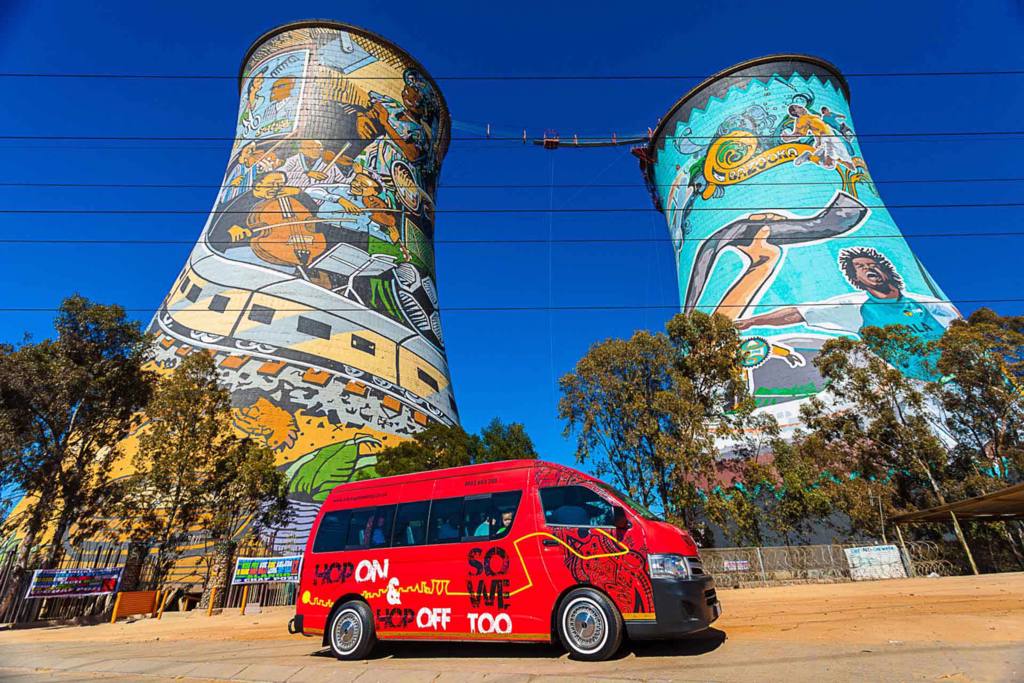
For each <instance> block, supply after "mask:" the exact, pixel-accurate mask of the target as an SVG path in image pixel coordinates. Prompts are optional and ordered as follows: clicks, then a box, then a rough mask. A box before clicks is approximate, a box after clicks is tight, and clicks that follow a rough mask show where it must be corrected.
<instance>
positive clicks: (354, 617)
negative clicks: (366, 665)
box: [327, 600, 377, 660]
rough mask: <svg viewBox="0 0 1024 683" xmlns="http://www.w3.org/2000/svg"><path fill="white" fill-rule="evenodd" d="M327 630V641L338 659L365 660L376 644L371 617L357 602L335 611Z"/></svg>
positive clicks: (347, 603) (352, 601) (366, 608)
mask: <svg viewBox="0 0 1024 683" xmlns="http://www.w3.org/2000/svg"><path fill="white" fill-rule="evenodd" d="M328 628H329V629H330V630H329V631H328V639H327V640H328V642H329V643H330V646H331V652H333V653H334V656H335V657H337V658H338V659H346V660H351V659H366V658H367V656H369V654H370V651H371V650H372V649H373V646H374V645H376V644H377V634H376V633H375V632H374V630H373V615H372V614H371V613H370V608H369V606H368V605H367V604H366V603H365V602H360V601H359V600H350V601H349V602H346V603H345V604H343V605H341V606H340V607H339V608H338V609H337V610H335V612H334V615H333V616H332V617H331V623H330V625H329V626H328Z"/></svg>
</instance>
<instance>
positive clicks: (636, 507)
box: [597, 481, 665, 522]
mask: <svg viewBox="0 0 1024 683" xmlns="http://www.w3.org/2000/svg"><path fill="white" fill-rule="evenodd" d="M597 483H598V485H599V486H600V487H601V488H603V489H604V490H605V491H608V492H609V493H611V494H612V495H613V496H615V497H616V498H618V499H619V500H621V501H622V502H623V503H625V504H626V505H628V506H629V507H631V508H632V509H633V511H634V512H636V513H637V514H638V515H640V516H641V517H643V518H644V519H650V520H653V521H655V522H663V521H665V520H663V519H662V518H661V517H660V516H659V515H656V514H654V513H653V512H651V511H650V510H649V509H648V508H647V506H646V505H643V504H642V503H638V502H636V501H635V500H633V499H632V498H630V497H629V496H627V495H626V494H625V493H623V492H622V491H620V490H618V489H617V488H615V487H614V486H610V485H609V484H606V483H604V482H603V481H598V482H597Z"/></svg>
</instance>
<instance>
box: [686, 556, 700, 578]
mask: <svg viewBox="0 0 1024 683" xmlns="http://www.w3.org/2000/svg"><path fill="white" fill-rule="evenodd" d="M686 563H687V564H688V565H690V575H691V576H701V575H702V574H704V565H703V563H701V561H700V558H699V557H688V558H686Z"/></svg>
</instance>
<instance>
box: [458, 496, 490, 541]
mask: <svg viewBox="0 0 1024 683" xmlns="http://www.w3.org/2000/svg"><path fill="white" fill-rule="evenodd" d="M463 519H464V520H465V525H464V528H465V531H464V532H463V535H462V537H463V538H464V539H466V540H469V539H478V538H490V537H491V497H490V496H489V495H483V496H467V497H466V507H465V508H464V514H463Z"/></svg>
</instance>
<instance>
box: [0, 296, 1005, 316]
mask: <svg viewBox="0 0 1024 683" xmlns="http://www.w3.org/2000/svg"><path fill="white" fill-rule="evenodd" d="M1020 302H1024V298H985V299H933V300H931V301H926V302H925V303H942V304H967V303H972V304H997V303H1020ZM906 303H907V302H906V301H872V302H871V305H872V306H888V305H893V306H905V305H906ZM863 305H864V304H863V303H861V302H858V301H838V302H827V301H817V302H811V303H803V302H799V303H771V304H757V305H756V306H754V307H753V308H767V307H769V306H770V307H772V308H782V307H785V306H800V307H801V308H803V307H818V306H829V307H831V306H863ZM749 307H750V305H749V304H718V305H716V304H706V305H704V304H699V305H696V306H691V307H690V308H696V309H710V310H715V309H719V308H749ZM681 308H682V306H681V305H680V304H622V305H617V304H600V305H593V306H450V307H445V306H441V307H439V308H438V309H437V310H438V311H439V312H441V313H446V312H483V311H487V312H499V313H502V312H515V311H632V310H680V309H681ZM60 310H61V309H59V308H48V307H30V306H25V307H0V313H57V312H59V311H60ZM122 310H124V311H126V312H131V313H156V312H157V311H160V310H164V309H163V308H162V307H161V308H130V307H122ZM247 310H249V309H247V308H225V309H223V310H221V309H218V311H217V312H218V313H228V312H230V313H244V312H245V311H247ZM274 310H275V311H278V312H281V313H309V312H310V309H309V307H306V308H276V309H274ZM316 311H319V312H324V313H332V312H336V313H349V312H351V311H352V308H318V309H316ZM174 312H176V313H189V312H193V313H202V314H204V315H205V314H207V313H208V312H209V311H207V310H205V309H199V308H195V309H185V310H180V311H174Z"/></svg>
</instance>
